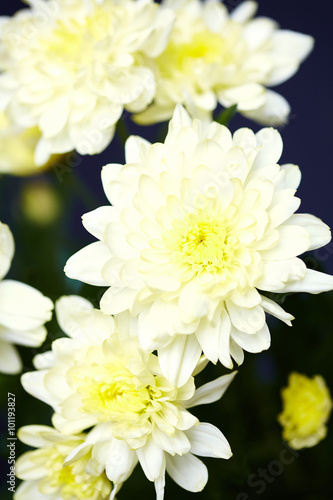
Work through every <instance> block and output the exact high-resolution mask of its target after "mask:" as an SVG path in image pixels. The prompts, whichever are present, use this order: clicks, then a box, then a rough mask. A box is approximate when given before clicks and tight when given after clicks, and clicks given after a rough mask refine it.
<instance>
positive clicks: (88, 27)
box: [42, 6, 114, 69]
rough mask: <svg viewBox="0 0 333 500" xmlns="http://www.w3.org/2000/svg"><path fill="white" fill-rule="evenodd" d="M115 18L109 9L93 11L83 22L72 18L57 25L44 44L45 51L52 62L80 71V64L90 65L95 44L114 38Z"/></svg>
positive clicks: (97, 8)
mask: <svg viewBox="0 0 333 500" xmlns="http://www.w3.org/2000/svg"><path fill="white" fill-rule="evenodd" d="M113 21H114V19H113V16H112V15H111V13H110V12H108V10H107V9H106V8H101V7H96V6H95V7H94V11H93V12H92V13H91V15H89V16H85V17H83V18H81V19H74V18H69V19H67V20H66V22H64V21H61V20H59V21H57V24H56V26H55V28H54V29H53V30H52V32H51V33H50V35H49V36H48V37H47V38H46V39H45V40H42V43H43V48H44V51H45V52H46V53H47V54H48V55H49V57H50V58H52V60H53V61H56V60H57V59H58V60H59V59H60V60H61V61H62V62H63V63H66V64H67V65H70V66H71V68H72V69H77V66H79V65H80V64H84V63H87V61H90V59H91V57H92V55H93V53H94V57H98V53H101V54H102V53H103V51H96V53H95V52H94V48H95V44H96V43H97V42H99V41H100V40H102V39H104V38H106V37H108V36H111V34H112V32H113V28H112V24H113Z"/></svg>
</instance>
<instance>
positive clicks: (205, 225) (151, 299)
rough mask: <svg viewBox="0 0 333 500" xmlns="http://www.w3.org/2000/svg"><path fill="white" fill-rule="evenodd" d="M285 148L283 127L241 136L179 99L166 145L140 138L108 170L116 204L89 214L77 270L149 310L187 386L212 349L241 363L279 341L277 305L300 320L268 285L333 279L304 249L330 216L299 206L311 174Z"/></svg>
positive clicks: (70, 265)
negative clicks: (271, 321)
mask: <svg viewBox="0 0 333 500" xmlns="http://www.w3.org/2000/svg"><path fill="white" fill-rule="evenodd" d="M282 147H283V144H282V139H281V136H280V134H279V133H278V132H277V131H276V130H274V129H269V128H265V129H262V130H260V131H259V132H258V133H257V134H254V133H253V132H252V131H251V130H249V129H246V128H242V129H239V130H237V131H236V132H235V133H234V134H233V135H232V134H231V133H230V131H229V130H228V129H227V128H226V127H223V126H222V125H219V124H218V123H216V122H212V123H209V124H206V123H203V122H201V121H199V120H196V119H195V120H193V121H192V119H191V118H190V116H189V115H188V113H187V112H186V111H185V110H184V108H182V107H181V106H178V107H177V108H176V110H175V112H174V115H173V119H172V120H171V122H170V125H169V132H168V134H167V137H166V139H165V141H164V143H156V144H150V143H149V142H147V141H146V140H144V139H141V138H139V137H133V136H132V137H130V138H129V139H128V140H127V142H126V146H125V152H126V164H125V165H114V164H110V165H106V166H105V167H104V168H103V171H102V181H103V187H104V190H105V193H106V195H107V197H108V200H109V201H110V203H111V205H112V206H103V207H100V208H98V209H96V210H94V211H93V212H90V213H88V214H85V215H84V216H83V224H84V226H85V227H86V229H87V230H88V231H89V232H90V233H91V234H92V235H93V236H95V237H96V238H97V239H98V240H99V241H97V242H95V243H92V244H90V245H88V246H87V247H85V248H83V249H82V250H80V251H79V252H77V253H76V254H75V255H73V256H72V257H71V258H70V259H69V260H68V262H67V264H66V267H65V272H66V274H67V275H68V276H69V277H71V278H74V279H79V280H81V281H84V282H87V283H90V284H93V285H99V286H109V289H108V290H107V291H106V292H105V293H104V295H103V297H102V299H101V309H102V310H103V312H105V313H106V314H116V313H119V312H121V311H124V310H126V309H129V310H130V312H131V314H132V315H134V316H138V335H139V341H140V345H141V347H142V348H143V349H145V350H147V351H150V350H154V349H157V350H158V355H159V359H160V364H161V367H162V370H163V373H164V375H165V377H166V378H167V379H169V380H170V381H171V382H173V383H174V384H175V385H178V384H180V385H182V383H184V382H185V381H186V380H187V378H188V376H189V375H190V374H191V372H192V370H193V369H194V367H195V365H196V362H197V361H198V359H199V358H200V355H201V352H202V351H203V352H204V354H205V356H206V357H207V358H208V359H209V360H210V361H212V362H213V363H216V362H217V361H218V360H220V361H221V363H223V364H224V365H225V366H227V367H228V368H232V366H233V361H232V358H233V359H234V360H235V361H236V362H237V363H238V364H240V363H242V362H243V358H244V354H243V349H244V350H246V351H249V352H260V351H262V350H263V349H267V348H268V347H269V345H270V333H269V330H268V326H267V324H266V313H269V314H272V315H273V316H276V317H277V318H279V319H281V320H282V321H284V322H286V323H287V324H288V325H291V320H292V319H293V317H292V316H291V315H290V314H288V313H286V312H285V311H284V310H283V309H282V308H281V307H280V306H279V305H278V304H276V303H275V302H274V301H273V300H271V299H270V298H268V297H267V296H266V294H265V292H275V293H282V294H283V293H288V292H296V291H308V292H310V293H319V292H322V291H325V290H331V289H332V288H333V277H332V276H329V275H326V274H324V273H320V272H317V271H314V270H312V269H307V268H306V265H305V264H304V262H303V261H302V260H301V259H300V258H298V256H299V255H300V254H302V253H303V252H306V251H308V250H312V249H315V248H319V247H321V246H323V245H325V244H327V243H328V242H329V241H330V239H331V233H330V230H329V228H328V227H327V226H326V224H324V223H323V222H322V221H321V220H319V219H318V218H316V217H314V216H312V215H309V214H295V212H296V210H297V209H298V207H299V205H300V199H299V198H297V197H296V196H295V192H296V189H297V187H298V185H299V182H300V180H301V174H300V170H299V168H298V167H297V166H296V165H291V164H287V165H281V166H280V165H279V164H278V162H279V159H280V156H281V153H282ZM263 292H264V293H263ZM175 355H177V356H181V359H182V363H181V369H178V366H177V364H175V362H174V357H175Z"/></svg>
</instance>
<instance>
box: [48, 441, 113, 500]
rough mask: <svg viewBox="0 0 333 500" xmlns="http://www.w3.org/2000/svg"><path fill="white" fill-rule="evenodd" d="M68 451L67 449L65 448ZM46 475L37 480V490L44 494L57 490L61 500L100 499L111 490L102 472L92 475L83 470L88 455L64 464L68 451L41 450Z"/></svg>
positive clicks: (55, 449)
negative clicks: (66, 464)
mask: <svg viewBox="0 0 333 500" xmlns="http://www.w3.org/2000/svg"><path fill="white" fill-rule="evenodd" d="M67 451H68V450H67ZM42 453H44V454H45V464H46V468H47V469H48V475H47V476H46V477H44V478H43V479H42V480H41V481H40V482H39V491H40V492H41V493H43V494H45V495H47V496H48V495H49V494H50V488H51V489H52V493H53V492H54V491H55V490H58V491H57V493H58V494H59V495H60V498H62V499H63V500H72V499H73V498H77V499H78V500H85V499H89V500H101V499H103V498H106V497H107V496H108V495H109V494H110V492H111V483H110V482H109V481H108V479H107V478H106V476H105V475H104V474H102V475H100V476H93V475H92V474H87V473H86V472H85V467H86V464H87V461H88V459H89V456H88V455H86V456H85V457H82V458H81V459H79V460H78V461H77V462H75V463H74V464H73V465H68V466H64V465H63V463H64V460H65V458H66V456H67V454H68V453H65V454H62V453H61V452H60V451H59V450H58V449H57V448H47V449H45V450H43V452H42Z"/></svg>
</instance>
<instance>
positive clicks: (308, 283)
mask: <svg viewBox="0 0 333 500" xmlns="http://www.w3.org/2000/svg"><path fill="white" fill-rule="evenodd" d="M330 290H333V276H330V275H329V274H325V273H320V272H319V271H313V270H312V269H307V270H306V274H305V277H304V278H303V279H300V280H298V281H293V282H290V283H287V284H286V285H285V286H284V287H283V288H281V290H279V291H280V292H282V293H288V292H308V293H313V294H317V293H322V292H329V291H330Z"/></svg>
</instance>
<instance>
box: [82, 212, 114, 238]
mask: <svg viewBox="0 0 333 500" xmlns="http://www.w3.org/2000/svg"><path fill="white" fill-rule="evenodd" d="M115 220H119V215H118V212H117V211H116V210H115V208H114V207H109V206H106V207H99V208H96V210H93V211H92V212H88V213H86V214H84V215H83V216H82V224H83V225H84V227H85V228H86V230H87V231H89V233H90V234H92V235H93V236H95V238H97V239H99V240H103V237H104V231H105V228H106V226H107V225H108V223H109V222H111V221H115Z"/></svg>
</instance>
